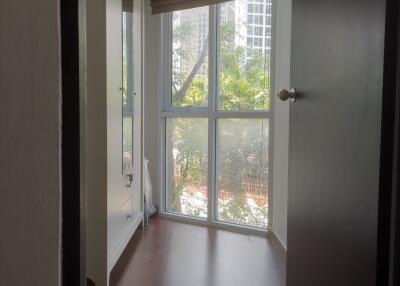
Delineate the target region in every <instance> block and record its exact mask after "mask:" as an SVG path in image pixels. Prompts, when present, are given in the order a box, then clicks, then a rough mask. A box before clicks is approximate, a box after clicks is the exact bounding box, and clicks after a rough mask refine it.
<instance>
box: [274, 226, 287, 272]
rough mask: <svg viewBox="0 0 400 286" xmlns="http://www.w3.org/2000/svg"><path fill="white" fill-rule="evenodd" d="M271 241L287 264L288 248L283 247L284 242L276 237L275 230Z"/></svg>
mask: <svg viewBox="0 0 400 286" xmlns="http://www.w3.org/2000/svg"><path fill="white" fill-rule="evenodd" d="M270 240H271V242H272V244H273V246H274V248H275V249H276V251H277V252H278V254H279V256H280V257H281V258H282V260H283V262H284V263H285V264H286V247H285V246H284V245H283V243H282V241H281V240H280V239H279V238H278V237H277V236H276V234H275V233H274V231H273V230H271V236H270Z"/></svg>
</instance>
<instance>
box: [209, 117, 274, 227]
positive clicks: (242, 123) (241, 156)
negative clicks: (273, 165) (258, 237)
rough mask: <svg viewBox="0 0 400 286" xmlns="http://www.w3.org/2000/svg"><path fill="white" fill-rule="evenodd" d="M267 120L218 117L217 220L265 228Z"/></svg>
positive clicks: (266, 221) (266, 205) (266, 218)
mask: <svg viewBox="0 0 400 286" xmlns="http://www.w3.org/2000/svg"><path fill="white" fill-rule="evenodd" d="M268 136H269V121H268V119H232V118H229V119H218V122H217V150H216V154H217V200H218V211H217V219H218V220H219V221H224V222H229V223H235V224H240V225H246V226H252V227H258V228H264V229H265V228H267V223H268Z"/></svg>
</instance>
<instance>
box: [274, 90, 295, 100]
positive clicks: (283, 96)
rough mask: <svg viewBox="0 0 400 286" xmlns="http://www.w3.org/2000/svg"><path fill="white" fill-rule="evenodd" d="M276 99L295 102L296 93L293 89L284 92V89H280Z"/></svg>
mask: <svg viewBox="0 0 400 286" xmlns="http://www.w3.org/2000/svg"><path fill="white" fill-rule="evenodd" d="M278 97H279V98H280V100H282V101H286V100H288V99H290V102H292V103H293V102H295V101H296V98H297V97H298V96H297V92H296V90H295V89H294V88H292V89H290V91H288V90H286V89H281V90H280V91H279V92H278Z"/></svg>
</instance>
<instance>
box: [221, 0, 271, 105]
mask: <svg viewBox="0 0 400 286" xmlns="http://www.w3.org/2000/svg"><path fill="white" fill-rule="evenodd" d="M271 2H272V1H271V0H259V1H253V0H235V1H230V2H226V3H223V4H220V5H218V14H219V17H218V19H219V20H218V48H217V52H218V57H217V59H218V69H219V71H218V77H219V78H218V87H219V94H218V109H220V110H266V109H269V104H270V58H271V57H270V55H271Z"/></svg>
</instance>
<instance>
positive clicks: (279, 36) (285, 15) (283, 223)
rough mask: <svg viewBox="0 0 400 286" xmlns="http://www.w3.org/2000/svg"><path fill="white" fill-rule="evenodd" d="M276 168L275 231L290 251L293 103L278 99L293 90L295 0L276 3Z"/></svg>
mask: <svg viewBox="0 0 400 286" xmlns="http://www.w3.org/2000/svg"><path fill="white" fill-rule="evenodd" d="M275 4H276V6H275V9H276V10H275V15H276V18H275V27H276V30H275V42H274V43H275V47H274V48H275V64H274V66H275V74H274V75H275V81H274V91H273V94H272V96H275V99H274V103H275V106H274V107H275V110H274V116H275V117H274V159H273V160H274V161H273V162H274V164H273V165H274V166H273V198H272V200H273V208H272V209H273V213H272V228H273V231H274V234H275V235H276V237H277V238H278V239H279V240H280V242H281V243H282V245H283V246H284V247H285V248H286V243H287V204H288V159H289V154H288V153H289V102H288V101H286V102H282V101H280V100H279V99H278V98H276V94H277V92H278V90H280V89H283V88H285V89H289V88H290V42H291V41H290V39H291V14H292V0H275Z"/></svg>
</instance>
